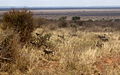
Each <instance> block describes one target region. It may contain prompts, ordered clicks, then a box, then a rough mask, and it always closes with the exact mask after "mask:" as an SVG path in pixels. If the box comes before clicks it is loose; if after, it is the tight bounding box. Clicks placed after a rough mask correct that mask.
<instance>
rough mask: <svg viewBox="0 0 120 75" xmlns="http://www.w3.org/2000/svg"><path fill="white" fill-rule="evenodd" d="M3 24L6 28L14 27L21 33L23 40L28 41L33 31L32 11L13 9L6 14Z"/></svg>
mask: <svg viewBox="0 0 120 75" xmlns="http://www.w3.org/2000/svg"><path fill="white" fill-rule="evenodd" d="M3 24H4V26H5V27H6V28H13V29H14V31H16V32H17V33H19V34H20V37H21V39H20V40H21V42H26V41H27V40H29V39H30V36H31V32H32V31H33V17H32V13H31V12H30V11H28V10H11V11H9V12H6V13H5V14H4V16H3Z"/></svg>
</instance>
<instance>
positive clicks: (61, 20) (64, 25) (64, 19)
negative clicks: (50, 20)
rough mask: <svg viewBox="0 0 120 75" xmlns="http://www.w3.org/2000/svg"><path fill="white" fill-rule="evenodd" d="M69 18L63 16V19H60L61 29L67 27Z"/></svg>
mask: <svg viewBox="0 0 120 75" xmlns="http://www.w3.org/2000/svg"><path fill="white" fill-rule="evenodd" d="M66 19H67V17H66V16H63V17H61V18H59V24H58V26H59V27H67V21H66Z"/></svg>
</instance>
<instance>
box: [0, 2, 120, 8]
mask: <svg viewBox="0 0 120 75" xmlns="http://www.w3.org/2000/svg"><path fill="white" fill-rule="evenodd" d="M2 6H30V7H33V6H35V7H37V6H39V7H69V6H71V7H85V6H120V0H0V7H2Z"/></svg>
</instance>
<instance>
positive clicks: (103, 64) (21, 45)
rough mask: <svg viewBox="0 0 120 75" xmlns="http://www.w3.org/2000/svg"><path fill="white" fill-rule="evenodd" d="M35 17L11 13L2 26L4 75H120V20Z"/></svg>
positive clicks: (0, 50) (0, 71)
mask: <svg viewBox="0 0 120 75" xmlns="http://www.w3.org/2000/svg"><path fill="white" fill-rule="evenodd" d="M66 18H67V17H66V16H64V17H61V18H60V19H59V20H50V19H49V20H48V19H45V18H41V17H39V18H33V15H32V12H30V11H28V10H11V11H9V12H7V13H5V14H4V16H3V19H2V20H1V23H0V75H120V21H115V20H109V21H108V20H100V21H92V20H88V21H81V20H80V17H77V16H75V17H73V18H72V19H71V20H66Z"/></svg>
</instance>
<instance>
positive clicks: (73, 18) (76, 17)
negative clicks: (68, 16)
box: [72, 16, 80, 22]
mask: <svg viewBox="0 0 120 75" xmlns="http://www.w3.org/2000/svg"><path fill="white" fill-rule="evenodd" d="M72 20H73V21H74V22H76V21H79V20H80V17H79V16H74V17H72Z"/></svg>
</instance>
